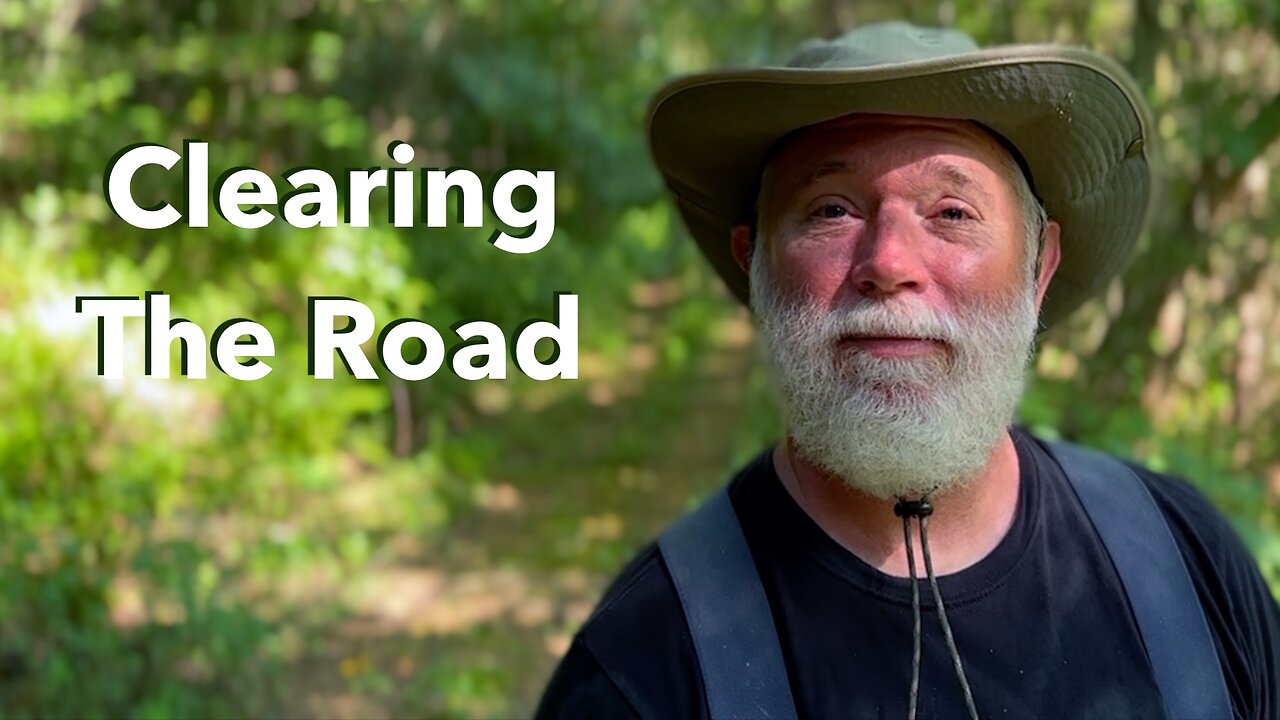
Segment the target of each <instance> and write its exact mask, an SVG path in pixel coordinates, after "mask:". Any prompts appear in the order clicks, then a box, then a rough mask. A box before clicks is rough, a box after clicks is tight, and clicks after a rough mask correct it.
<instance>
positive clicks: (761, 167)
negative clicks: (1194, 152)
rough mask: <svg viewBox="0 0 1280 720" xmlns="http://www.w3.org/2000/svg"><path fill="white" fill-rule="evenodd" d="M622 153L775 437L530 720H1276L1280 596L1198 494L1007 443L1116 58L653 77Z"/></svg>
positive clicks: (1093, 233) (1065, 296)
mask: <svg viewBox="0 0 1280 720" xmlns="http://www.w3.org/2000/svg"><path fill="white" fill-rule="evenodd" d="M650 136H651V142H652V147H653V153H654V157H655V160H656V162H657V164H658V166H659V169H660V170H661V171H662V173H663V176H664V178H665V180H666V181H667V183H668V186H669V187H670V188H671V190H672V191H673V193H674V195H675V199H676V202H677V205H678V206H679V208H680V210H681V212H682V215H683V217H684V218H685V220H686V222H687V224H688V225H689V227H690V230H691V232H692V234H693V236H694V237H695V239H696V240H697V241H698V242H699V244H700V245H701V247H702V249H703V250H704V252H705V253H706V255H707V256H708V258H709V259H710V260H711V262H712V264H713V265H714V266H715V267H716V269H717V270H718V271H719V273H720V274H721V275H722V276H723V277H724V278H725V280H726V282H728V283H729V285H730V287H731V288H732V289H733V290H734V291H735V292H736V293H737V294H738V296H739V297H743V296H749V298H750V304H751V308H752V310H753V311H754V313H755V315H756V318H757V320H758V322H759V326H760V333H761V336H762V340H763V343H762V344H763V347H764V349H765V352H766V355H767V356H768V359H769V361H770V366H771V368H772V371H773V377H774V380H775V383H776V385H777V387H778V390H779V394H780V396H781V399H782V403H783V407H784V411H785V418H786V422H787V433H786V438H785V440H784V441H783V442H781V443H780V444H778V446H777V447H775V448H773V449H772V450H771V451H768V452H766V453H764V454H762V455H761V456H760V457H758V458H757V459H756V460H755V461H753V462H752V463H750V464H749V465H748V466H747V467H746V468H744V469H743V470H741V471H740V472H739V473H738V475H737V476H736V477H735V478H734V479H733V480H732V482H731V483H730V485H729V487H728V491H727V495H722V496H721V497H724V498H727V501H726V502H720V503H719V504H717V501H716V500H715V499H713V500H712V501H711V502H709V503H708V505H707V506H705V507H704V508H703V509H702V510H699V511H698V512H697V513H695V514H694V515H691V516H689V517H688V518H686V519H684V520H682V521H681V523H679V524H678V525H677V526H675V527H674V528H673V529H672V530H670V531H668V533H666V534H665V535H664V536H663V538H662V541H661V542H660V543H659V544H657V545H654V546H651V547H650V548H648V549H646V550H645V551H644V552H643V553H641V555H640V556H639V557H638V558H636V559H635V560H634V561H633V562H632V563H631V565H630V566H629V567H628V568H627V569H626V570H624V571H623V573H622V575H621V576H620V577H619V579H618V580H617V581H616V582H615V583H614V585H613V586H612V588H611V589H610V590H609V591H608V592H607V593H606V595H605V598H604V599H603V601H602V602H601V604H600V606H599V608H597V610H596V612H595V613H594V614H593V616H592V617H591V619H590V620H589V621H588V622H587V624H586V625H585V626H584V627H583V628H582V630H581V632H580V633H579V634H578V636H577V637H576V639H575V641H574V643H573V645H572V647H571V648H570V650H569V652H568V654H567V655H566V657H565V659H564V660H563V662H562V663H561V665H560V667H559V669H558V670H557V672H556V674H555V676H554V677H553V679H552V681H551V684H550V686H549V687H548V689H547V691H546V694H545V696H544V698H543V701H542V705H541V707H540V709H539V713H538V714H539V717H545V718H553V717H555V718H559V717H564V718H579V717H645V718H668V717H691V718H700V717H708V716H759V717H766V716H767V717H776V716H792V715H798V716H800V717H817V718H832V717H856V718H863V717H886V718H902V717H909V718H914V717H922V718H943V717H1015V718H1027V717H1090V718H1159V717H1170V716H1172V717H1184V716H1201V717H1215V716H1223V717H1225V716H1228V715H1233V716H1234V717H1238V718H1275V717H1277V716H1280V659H1278V658H1280V609H1277V606H1276V603H1275V600H1274V599H1273V598H1272V597H1271V595H1270V593H1269V591H1268V589H1267V587H1266V585H1265V583H1264V581H1263V580H1262V578H1261V576H1260V574H1259V572H1258V570H1257V567H1256V565H1255V564H1254V562H1253V560H1252V558H1251V557H1250V555H1249V554H1248V552H1247V551H1246V550H1245V548H1244V547H1243V546H1242V545H1241V543H1240V541H1239V540H1238V539H1237V537H1236V536H1235V535H1234V534H1233V532H1232V531H1231V529H1230V528H1229V526H1228V525H1227V523H1226V522H1225V521H1224V520H1223V519H1222V517H1221V516H1220V515H1219V514H1218V513H1217V512H1216V511H1215V510H1214V509H1213V508H1212V507H1211V506H1210V504H1209V503H1208V502H1207V501H1206V500H1205V499H1204V498H1203V497H1202V496H1201V495H1200V494H1198V493H1197V492H1196V491H1195V490H1193V489H1192V488H1191V486H1190V485H1188V484H1186V483H1185V482H1183V481H1180V480H1175V479H1172V478H1169V477H1165V476H1163V475H1159V474H1156V473H1153V472H1151V471H1149V470H1146V469H1142V468H1137V467H1132V466H1128V465H1124V464H1121V463H1118V462H1116V461H1114V460H1111V459H1106V458H1104V457H1102V456H1097V455H1093V454H1090V453H1087V452H1084V451H1081V450H1079V449H1075V448H1072V447H1071V446H1066V445H1054V446H1051V445H1048V444H1046V443H1043V442H1042V441H1040V440H1038V439H1036V438H1033V437H1031V436H1030V435H1028V434H1026V433H1025V432H1024V431H1022V430H1020V429H1016V428H1010V422H1011V421H1012V417H1013V413H1014V410H1015V407H1016V404H1017V402H1018V398H1019V396H1020V393H1021V391H1022V386H1023V374H1024V371H1025V368H1026V365H1027V362H1028V360H1029V358H1030V356H1031V352H1032V348H1033V343H1034V339H1035V335H1036V331H1037V329H1038V325H1039V324H1044V325H1048V324H1051V323H1053V322H1054V321H1056V320H1058V319H1060V318H1061V317H1062V316H1064V315H1065V314H1066V313H1068V312H1069V311H1070V310H1072V309H1073V308H1074V307H1075V306H1076V305H1077V304H1078V303H1079V302H1081V301H1082V300H1083V299H1084V298H1086V297H1088V296H1089V295H1090V294H1091V293H1093V292H1095V291H1096V290H1097V289H1099V288H1100V287H1103V286H1104V285H1105V284H1106V282H1107V281H1108V280H1109V279H1110V278H1111V277H1113V276H1114V274H1115V273H1116V272H1118V270H1119V268H1120V266H1121V264H1122V263H1123V261H1124V259H1125V258H1126V257H1127V255H1128V253H1129V251H1130V250H1131V248H1132V246H1133V243H1134V242H1135V239H1136V237H1137V235H1138V234H1139V233H1140V232H1141V230H1142V227H1143V224H1144V218H1145V215H1146V212H1147V207H1148V205H1149V198H1150V195H1151V192H1152V190H1151V180H1150V170H1149V161H1148V153H1149V149H1148V147H1147V143H1148V142H1149V141H1150V138H1151V136H1150V130H1149V122H1148V120H1147V111H1146V109H1145V107H1144V106H1143V104H1142V101H1141V96H1140V94H1139V93H1138V91H1137V90H1136V89H1135V88H1134V87H1133V86H1132V83H1131V81H1130V80H1129V79H1128V78H1127V76H1125V75H1124V73H1123V71H1122V70H1120V69H1119V68H1118V67H1116V66H1115V65H1114V64H1112V63H1111V62H1109V61H1106V60H1105V59H1102V58H1098V57H1097V56H1094V55H1092V54H1090V53H1087V52H1084V51H1080V50H1071V49H1063V48H1056V47H1021V48H994V49H989V50H978V49H977V48H976V46H975V45H974V44H973V43H972V41H971V40H970V39H969V38H967V37H965V36H963V35H961V34H959V33H958V32H955V31H947V30H927V29H921V28H915V27H912V26H909V25H906V24H903V23H891V24H884V25H873V26H868V27H864V28H860V29H858V30H855V31H853V32H851V33H849V34H847V35H845V36H843V37H841V38H838V39H836V40H833V41H830V42H825V43H815V44H811V45H809V46H807V47H806V48H804V49H802V50H801V52H800V53H799V54H798V55H797V56H796V57H795V58H794V59H793V60H792V61H791V63H790V67H789V68H785V69H777V68H775V69H765V70H757V71H744V72H734V73H719V74H710V75H704V76H699V77H694V78H688V79H685V80H682V81H678V82H676V83H674V84H673V85H671V86H669V87H668V88H666V89H665V90H663V91H662V92H661V93H660V94H659V96H658V98H657V100H656V101H655V104H654V110H653V115H652V118H651V122H650ZM716 508H721V509H720V510H716ZM716 512H719V513H720V515H715V513H716ZM713 517H718V518H719V520H714V519H712V518H713ZM725 517H727V518H729V519H728V520H725V519H724V518H725ZM717 523H718V524H717ZM738 528H740V533H739V530H738ZM1165 528H1167V530H1166V529H1165ZM735 537H737V538H739V539H738V540H735V539H734V538H735ZM743 539H744V540H745V547H744V548H743V549H741V551H738V550H735V548H736V547H737V545H735V543H737V544H742V543H741V541H742V540H743ZM920 555H922V559H923V560H924V566H925V567H924V570H923V571H921V570H920V568H919V562H920V559H921V557H918V556H920ZM919 574H923V575H925V576H926V577H927V579H928V586H929V591H925V592H924V593H921V590H920V582H919V581H918V575H919ZM930 591H931V592H930ZM922 594H924V595H926V596H927V597H924V598H922V597H921V595H922Z"/></svg>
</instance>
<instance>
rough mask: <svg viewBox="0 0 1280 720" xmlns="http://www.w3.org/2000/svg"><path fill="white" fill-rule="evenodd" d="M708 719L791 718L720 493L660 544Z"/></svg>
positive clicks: (732, 518)
mask: <svg viewBox="0 0 1280 720" xmlns="http://www.w3.org/2000/svg"><path fill="white" fill-rule="evenodd" d="M658 548H659V549H660V550H661V551H662V558H663V560H664V561H665V562H666V564H667V569H668V570H669V571H670V572H671V579H672V581H674V583H675V586H676V593H677V594H678V595H679V596H680V605H681V606H682V607H684V614H685V620H686V621H687V622H688V625H689V631H690V633H691V634H692V636H693V649H694V651H695V652H696V653H697V656H698V665H699V666H700V667H701V669H702V686H703V688H704V691H705V693H706V696H707V707H708V708H709V709H710V711H711V717H712V718H794V717H796V705H795V701H794V700H792V698H791V686H790V684H789V682H788V680H787V668H786V665H785V664H784V663H783V661H782V648H781V647H780V646H779V644H778V633H777V630H776V629H775V628H774V624H773V613H772V612H771V611H770V610H769V600H768V598H766V597H765V594H764V586H763V585H761V584H760V576H759V574H758V573H757V572H756V566H755V562H754V561H753V560H752V559H751V551H750V549H748V547H747V540H746V538H745V537H743V535H742V527H741V526H740V525H739V524H738V516H737V514H736V513H734V511H733V504H732V503H731V502H730V501H729V493H728V492H727V491H726V490H725V489H721V490H718V491H717V492H716V493H715V495H712V496H711V498H710V499H709V500H707V502H706V503H704V504H703V505H702V507H700V508H698V509H697V510H695V511H694V512H692V513H690V514H688V515H686V516H685V517H683V518H681V519H680V520H679V521H677V522H676V524H675V525H673V526H671V527H670V528H668V529H667V531H666V532H664V533H663V534H662V537H660V538H659V539H658Z"/></svg>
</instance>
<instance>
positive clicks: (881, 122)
mask: <svg viewBox="0 0 1280 720" xmlns="http://www.w3.org/2000/svg"><path fill="white" fill-rule="evenodd" d="M938 156H948V157H950V158H952V160H953V161H955V162H959V163H961V164H968V165H971V166H972V167H974V168H980V167H985V168H988V169H989V170H990V171H991V173H992V174H991V176H990V177H992V178H993V181H995V182H999V181H1000V180H1006V178H1007V176H1008V170H1009V169H1010V168H1014V167H1016V168H1018V169H1019V170H1020V171H1021V173H1022V175H1023V176H1024V177H1025V178H1026V179H1027V181H1028V183H1030V182H1031V178H1030V174H1029V173H1028V172H1027V171H1026V168H1025V163H1023V162H1021V156H1020V155H1019V154H1018V152H1017V150H1016V149H1014V148H1013V146H1012V145H1010V144H1009V143H1008V141H1006V140H1004V138H1002V137H1000V136H999V135H998V134H996V133H995V132H993V131H991V130H989V129H987V128H985V127H984V126H982V125H981V124H979V123H976V122H972V121H968V120H948V119H938V118H920V117H903V116H896V115H870V114H858V115H847V116H845V117H841V118H837V119H835V120H829V121H827V122H824V123H820V124H818V125H812V126H809V127H806V128H801V129H800V130H797V131H795V132H793V133H791V134H790V135H788V136H786V137H785V138H783V139H782V140H781V141H779V142H778V143H777V144H776V145H775V146H774V147H773V148H772V149H771V150H770V151H769V154H768V155H767V156H766V158H765V165H764V171H763V176H764V177H762V182H768V183H769V184H770V185H773V184H775V183H777V184H778V185H779V186H781V188H782V189H784V190H785V189H786V188H794V187H795V185H796V184H798V183H803V182H805V181H807V180H809V179H812V178H813V177H814V175H815V174H819V173H821V172H822V171H823V169H824V168H826V167H829V166H831V165H833V164H839V165H841V166H853V167H854V168H855V169H860V170H863V171H865V172H868V173H878V172H884V171H885V170H887V169H890V168H893V167H897V166H902V165H906V164H911V163H918V162H920V161H926V160H929V159H931V158H935V157H938ZM925 167H931V168H940V167H945V165H944V164H939V163H926V165H925ZM766 178H767V180H766ZM997 178H998V179H997ZM1007 180H1012V178H1007ZM1007 180H1006V181H1007ZM1032 187H1033V188H1034V185H1032ZM1033 192H1034V189H1033Z"/></svg>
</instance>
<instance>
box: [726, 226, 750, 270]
mask: <svg viewBox="0 0 1280 720" xmlns="http://www.w3.org/2000/svg"><path fill="white" fill-rule="evenodd" d="M753 249H754V248H753V247H752V243H751V226H750V225H747V224H745V223H743V224H739V225H734V226H733V228H732V229H731V230H729V250H730V252H732V253H733V259H734V260H737V261H738V267H740V268H742V272H744V273H747V274H748V275H750V274H751V251H752V250H753Z"/></svg>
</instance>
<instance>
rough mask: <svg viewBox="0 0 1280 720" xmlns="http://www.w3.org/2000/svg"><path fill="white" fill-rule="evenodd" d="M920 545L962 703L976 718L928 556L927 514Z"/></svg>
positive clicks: (971, 693) (923, 519) (922, 519)
mask: <svg viewBox="0 0 1280 720" xmlns="http://www.w3.org/2000/svg"><path fill="white" fill-rule="evenodd" d="M920 546H921V550H922V552H923V553H924V569H925V573H926V574H928V576H929V585H930V586H932V587H933V601H934V602H935V603H937V604H938V619H939V620H941V621H942V634H943V636H945V637H946V639H947V649H948V650H950V651H951V662H952V664H953V665H955V668H956V678H957V679H959V680H960V690H961V691H963V692H964V704H965V707H967V708H968V709H969V717H970V718H972V720H978V709H977V708H976V707H974V704H973V691H972V690H970V689H969V679H968V678H967V677H965V674H964V666H963V665H962V664H961V663H960V651H959V650H957V649H956V640H955V638H954V637H953V636H952V635H951V623H949V622H947V606H946V605H944V604H942V592H941V591H939V590H938V578H937V577H936V576H935V575H934V574H933V558H931V557H930V556H929V516H928V515H925V516H923V517H921V518H920Z"/></svg>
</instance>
